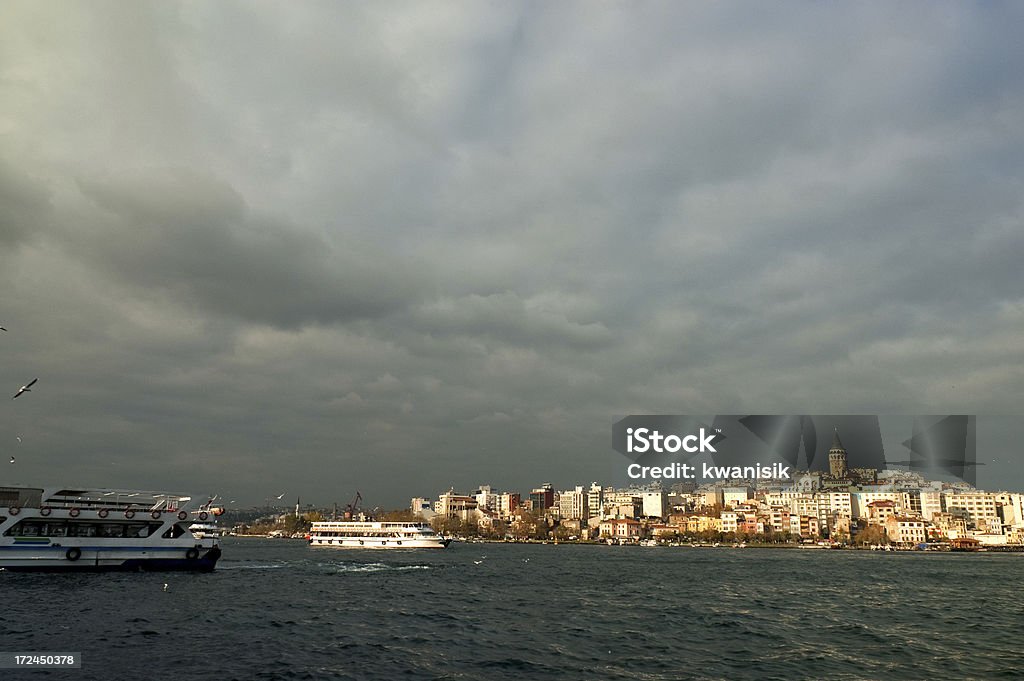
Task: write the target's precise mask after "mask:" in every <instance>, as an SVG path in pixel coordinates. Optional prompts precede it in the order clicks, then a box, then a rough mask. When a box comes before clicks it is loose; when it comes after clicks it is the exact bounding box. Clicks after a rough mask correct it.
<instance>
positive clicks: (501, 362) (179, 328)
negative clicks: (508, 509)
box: [0, 1, 1024, 507]
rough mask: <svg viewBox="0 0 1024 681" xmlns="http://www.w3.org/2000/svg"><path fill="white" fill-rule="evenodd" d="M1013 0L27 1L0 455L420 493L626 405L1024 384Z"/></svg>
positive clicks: (4, 307)
mask: <svg viewBox="0 0 1024 681" xmlns="http://www.w3.org/2000/svg"><path fill="white" fill-rule="evenodd" d="M1022 24H1024V6H1022V5H1021V4H1020V3H1012V2H1007V3H998V2H993V3H960V2H948V3H942V2H928V3H923V2H922V3H915V2H908V3H897V4H892V3H882V2H879V3H770V4H763V3H749V2H747V3H731V2H715V3H674V2H629V3H592V2H585V3H571V2H554V3H550V2H538V3H528V2H521V3H509V2H494V3H486V2H411V1H410V2H372V3H369V2H323V3H314V2H303V3H285V2H279V3H272V2H256V3H253V2H217V3H205V2H197V3H169V2H154V3H141V2H106V3H98V2H97V3H77V4H71V3H60V4H54V3H38V2H29V1H26V2H5V3H3V5H2V6H0V286H2V290H3V295H2V296H0V323H2V324H3V326H5V327H6V328H7V329H8V331H7V333H2V335H0V378H2V380H3V384H5V385H6V386H7V390H8V391H9V392H10V394H12V395H13V394H14V392H15V391H16V390H17V388H18V387H19V386H20V385H22V384H23V383H25V382H27V381H28V380H31V379H32V378H34V377H38V378H39V383H38V384H37V386H35V387H34V388H33V390H32V392H31V393H28V394H27V395H23V396H22V397H20V398H18V400H16V401H11V400H8V403H7V404H6V405H4V406H3V408H2V410H0V454H3V455H8V454H10V455H13V456H16V458H17V461H16V463H15V464H14V465H9V464H8V463H7V462H6V459H5V460H4V461H3V464H2V465H3V466H4V467H5V468H4V473H5V474H6V475H5V476H4V478H5V481H6V482H22V483H30V484H41V483H50V482H54V483H73V484H98V485H104V486H129V487H136V486H138V487H144V488H158V489H159V488H171V489H180V490H189V491H191V490H195V491H199V492H206V491H209V492H221V493H224V494H226V495H229V496H230V497H231V498H237V499H238V501H239V504H240V505H242V504H255V503H260V504H262V503H263V502H264V500H265V498H266V497H267V496H270V495H273V496H276V495H277V494H279V493H281V492H284V493H286V494H287V498H286V501H287V500H289V499H292V500H293V499H294V495H296V494H301V495H302V497H303V501H307V500H308V501H311V502H318V503H325V504H326V503H329V502H332V501H339V502H343V503H344V502H345V501H347V500H348V499H349V498H351V497H352V496H353V495H354V493H355V490H357V489H358V490H361V491H362V494H363V496H364V497H365V498H366V499H367V502H368V504H369V505H371V506H374V505H382V506H388V507H394V506H401V505H404V504H406V503H408V498H409V497H411V496H418V495H425V496H434V495H436V494H437V493H438V492H439V491H442V490H446V489H447V488H448V487H449V486H454V487H455V488H456V489H458V490H463V491H466V490H470V489H472V487H473V486H476V485H479V484H486V483H490V484H492V485H494V486H496V487H500V488H508V489H513V490H522V491H524V492H526V491H529V488H531V487H533V486H536V485H537V484H539V483H541V482H544V481H551V482H553V483H555V485H556V486H558V487H564V486H569V485H574V484H583V483H589V482H590V481H591V480H602V481H609V477H610V475H611V473H612V471H617V470H619V469H621V468H622V467H623V466H622V463H623V461H624V460H623V458H622V457H621V456H620V455H619V454H616V453H615V452H614V451H613V450H612V449H611V446H610V439H611V424H612V423H613V422H614V421H615V420H617V419H618V418H621V417H622V416H624V415H626V414H634V413H665V414H718V413H725V414H740V413H767V414H779V413H782V414H805V413H817V414H820V413H868V414H889V413H901V414H902V413H909V414H946V413H970V414H982V415H1005V414H1014V413H1019V411H1020V405H1021V404H1022V402H1024V361H1022V360H1024V275H1022V274H1021V271H1020V270H1021V262H1020V261H1021V259H1022V256H1024V225H1022V217H1024V170H1022V169H1024V42H1022V41H1021V40H1020V26H1021V25H1022ZM2 399H6V398H2ZM2 399H0V401H2ZM1005 420H1006V419H1004V421H1005ZM1010 421H1013V419H1010ZM984 426H985V424H984V422H982V423H981V424H980V425H979V446H980V452H979V458H981V459H984V460H986V461H988V459H996V461H992V462H990V464H989V465H988V466H987V467H986V468H985V469H984V470H982V471H981V472H980V473H979V475H978V481H979V484H981V485H985V484H988V485H1002V486H1006V485H1007V484H1009V485H1016V486H1017V488H1024V458H1022V457H1021V456H1020V451H1019V448H1017V447H1015V446H1013V445H1012V444H1010V445H1008V443H1012V442H1013V440H1014V438H1013V437H1005V433H1004V436H1001V437H994V436H990V435H987V434H986V431H985V430H984ZM908 435H909V434H908ZM18 437H20V438H22V439H21V442H18V440H17V438H18ZM986 457H987V458H986ZM893 458H905V452H902V453H897V454H896V455H895V456H894V457H893Z"/></svg>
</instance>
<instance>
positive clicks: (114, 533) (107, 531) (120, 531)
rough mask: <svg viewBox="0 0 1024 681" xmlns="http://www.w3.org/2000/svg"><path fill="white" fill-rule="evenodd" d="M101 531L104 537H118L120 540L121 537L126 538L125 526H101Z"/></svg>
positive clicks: (107, 524)
mask: <svg viewBox="0 0 1024 681" xmlns="http://www.w3.org/2000/svg"><path fill="white" fill-rule="evenodd" d="M101 531H102V535H103V536H104V537H117V538H120V537H123V536H124V526H123V525H115V524H113V523H106V524H104V525H102V526H101Z"/></svg>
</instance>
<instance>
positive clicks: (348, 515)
mask: <svg viewBox="0 0 1024 681" xmlns="http://www.w3.org/2000/svg"><path fill="white" fill-rule="evenodd" d="M362 500H363V495H362V494H360V493H359V491H358V490H356V498H355V499H353V500H352V503H351V504H349V505H348V506H346V507H345V520H353V519H354V518H355V517H356V511H357V510H359V502H360V501H362Z"/></svg>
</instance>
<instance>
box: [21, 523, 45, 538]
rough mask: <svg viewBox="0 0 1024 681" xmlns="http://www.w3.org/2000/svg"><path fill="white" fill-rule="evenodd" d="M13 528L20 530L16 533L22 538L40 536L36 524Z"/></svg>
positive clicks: (24, 524)
mask: <svg viewBox="0 0 1024 681" xmlns="http://www.w3.org/2000/svg"><path fill="white" fill-rule="evenodd" d="M15 527H20V528H21V529H20V530H19V531H18V534H19V535H21V536H22V537H38V536H39V534H40V532H39V531H40V530H41V529H42V528H40V527H39V525H37V524H36V523H19V524H18V525H16V526H15Z"/></svg>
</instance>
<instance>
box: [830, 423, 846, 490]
mask: <svg viewBox="0 0 1024 681" xmlns="http://www.w3.org/2000/svg"><path fill="white" fill-rule="evenodd" d="M828 470H829V472H830V473H832V477H833V478H845V477H846V475H847V473H848V472H849V467H848V466H847V462H846V450H845V449H844V448H843V443H842V442H840V441H839V429H838V428H836V430H835V433H834V434H833V435H832V448H831V449H830V450H828Z"/></svg>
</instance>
